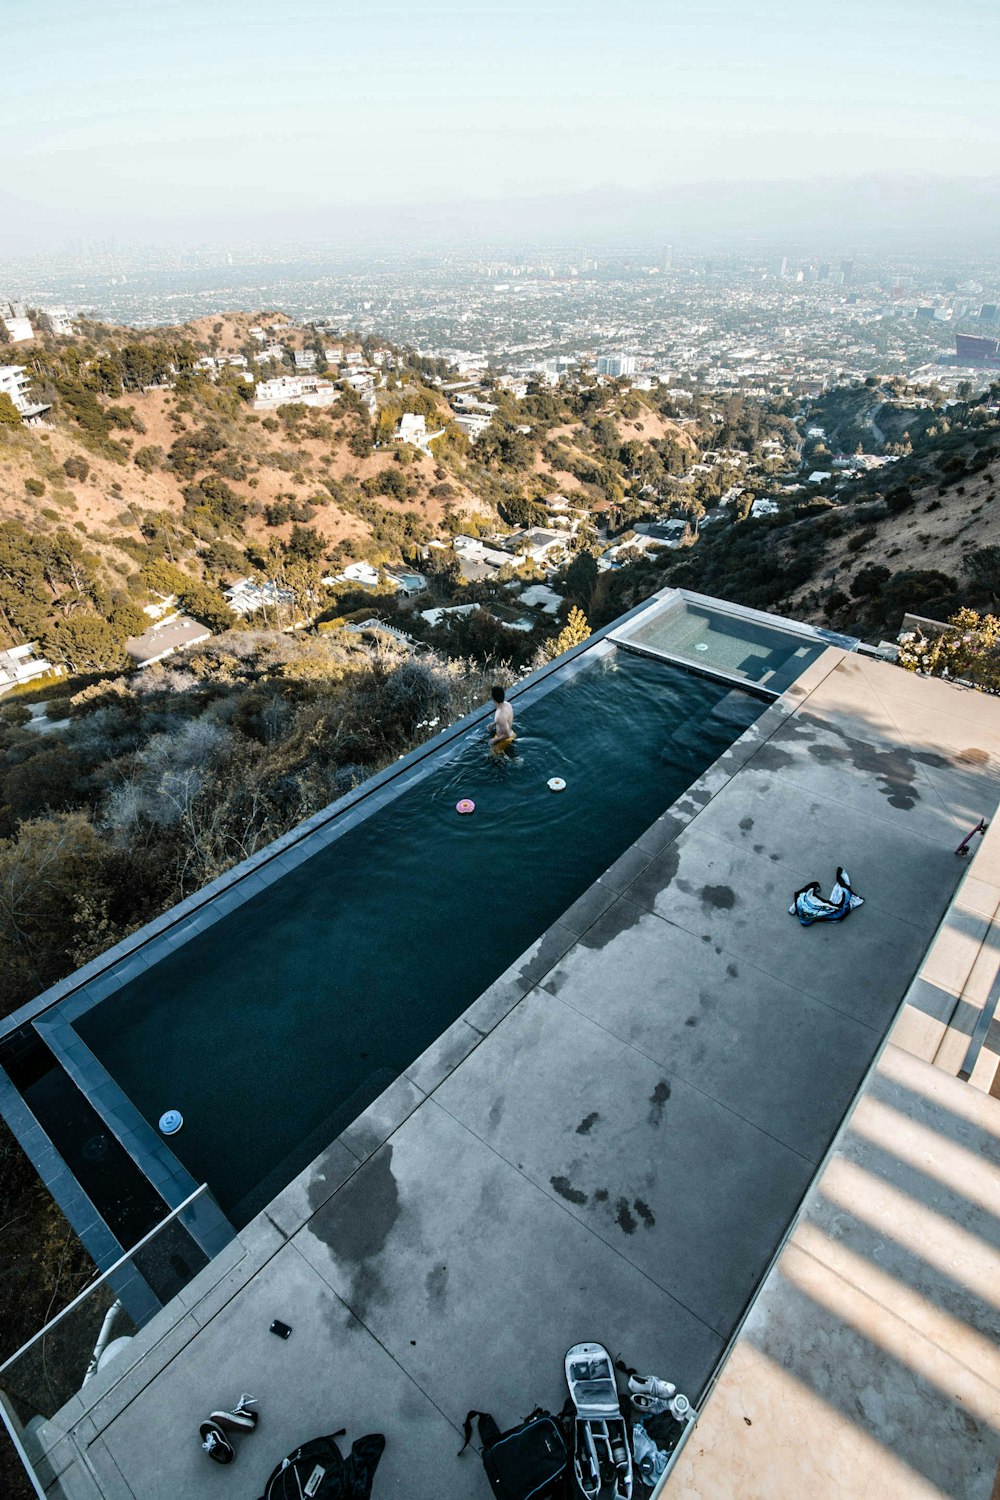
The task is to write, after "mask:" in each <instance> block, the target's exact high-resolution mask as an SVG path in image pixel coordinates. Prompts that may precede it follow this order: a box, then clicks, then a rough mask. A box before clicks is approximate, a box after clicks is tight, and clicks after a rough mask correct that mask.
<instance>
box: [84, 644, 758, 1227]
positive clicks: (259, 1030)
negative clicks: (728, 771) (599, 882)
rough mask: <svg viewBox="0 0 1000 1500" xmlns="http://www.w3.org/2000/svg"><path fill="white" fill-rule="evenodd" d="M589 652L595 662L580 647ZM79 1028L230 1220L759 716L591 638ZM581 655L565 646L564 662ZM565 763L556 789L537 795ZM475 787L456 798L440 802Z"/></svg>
mask: <svg viewBox="0 0 1000 1500" xmlns="http://www.w3.org/2000/svg"><path fill="white" fill-rule="evenodd" d="M591 654H593V656H594V657H595V658H596V659H595V660H593V661H592V662H591V661H590V660H589V658H590V656H591ZM585 660H586V664H585V665H583V666H582V668H581V669H579V670H576V671H575V672H572V673H570V674H567V675H566V677H565V680H559V681H558V685H557V686H555V687H552V688H551V689H550V690H548V691H545V692H544V693H543V694H542V695H541V696H538V697H536V698H534V699H533V700H532V698H531V697H530V695H529V699H528V701H527V703H526V705H525V706H524V707H523V708H519V710H518V722H517V728H518V739H517V741H516V744H515V746H514V750H513V753H512V754H510V755H507V756H496V755H494V754H493V752H492V750H491V749H490V747H489V745H488V743H487V742H486V739H485V734H484V731H483V730H482V729H481V728H477V729H475V730H470V731H469V732H468V733H467V734H466V735H464V736H463V737H462V739H461V740H460V741H459V742H458V743H457V748H452V749H451V750H450V751H446V752H445V753H444V755H443V756H442V757H440V758H439V757H432V759H431V764H432V765H433V769H432V770H431V771H429V772H428V773H424V774H418V777H417V779H416V780H415V781H413V783H412V784H411V785H409V786H407V787H406V789H405V790H403V791H402V792H401V793H400V795H399V796H397V797H395V798H394V799H393V800H392V801H390V802H389V803H388V804H386V805H383V806H381V807H378V808H377V809H375V811H374V812H373V813H372V815H371V816H370V817H367V818H365V819H364V820H363V821H361V822H360V823H358V824H357V825H356V826H354V827H352V828H349V829H348V830H347V831H346V832H344V833H343V834H342V835H341V836H340V837H339V838H336V839H334V840H333V842H331V843H328V844H327V845H326V846H325V847H323V848H320V849H318V850H317V852H316V853H315V854H313V855H311V857H309V858H308V859H306V860H304V861H303V862H302V863H301V864H299V865H298V866H297V867H296V868H295V869H293V870H292V871H290V872H289V873H287V874H285V875H283V876H282V878H280V879H279V880H277V881H275V882H274V883H273V884H272V885H270V886H268V887H267V888H266V889H264V890H263V891H261V892H259V893H258V894H257V895H255V896H253V897H251V898H250V899H249V900H247V901H246V902H245V903H244V904H243V905H241V906H239V907H237V908H236V909H235V910H233V911H231V912H230V913H229V914H228V915H226V916H224V917H222V918H220V919H219V920H218V921H217V922H215V923H214V924H213V925H211V926H209V927H208V928H207V929H205V930H203V931H202V932H200V933H199V934H197V935H196V936H194V937H193V938H191V939H190V940H189V941H188V942H186V943H184V944H183V945H182V946H180V947H179V948H177V949H175V950H174V951H172V952H170V953H168V954H167V955H166V956H165V957H163V958H162V959H161V960H160V961H159V962H157V963H155V964H153V965H152V967H150V968H149V969H148V970H146V971H145V972H144V973H143V974H142V975H141V976H140V977H138V978H136V979H133V980H132V981H131V982H130V983H128V984H126V985H124V986H123V987H122V988H121V989H119V990H117V991H115V992H114V993H113V994H112V995H110V996H108V997H107V998H106V999H104V1000H102V1001H100V1002H99V1003H98V1004H97V1005H95V1006H94V1007H93V1008H92V1009H91V1010H89V1011H86V1012H85V1013H84V1014H82V1015H80V1016H78V1017H77V1019H76V1020H75V1021H74V1027H75V1030H76V1031H77V1033H78V1034H79V1036H80V1037H81V1038H82V1039H83V1041H84V1042H85V1043H86V1044H87V1046H88V1047H89V1048H90V1049H91V1050H92V1051H93V1053H94V1054H96V1056H97V1058H98V1059H99V1060H100V1062H101V1063H102V1064H103V1065H104V1067H105V1068H106V1069H107V1071H108V1073H109V1074H110V1075H111V1078H112V1079H114V1081H115V1082H116V1083H117V1084H118V1085H119V1086H120V1088H121V1089H122V1090H123V1091H124V1093H125V1094H126V1095H127V1096H128V1098H129V1099H130V1100H131V1101H132V1103H133V1104H134V1105H135V1106H136V1107H137V1108H138V1109H139V1111H140V1112H141V1113H142V1115H143V1116H144V1117H145V1119H146V1120H147V1121H148V1122H149V1123H150V1125H153V1126H155V1125H156V1122H157V1121H158V1119H159V1117H160V1115H161V1113H162V1112H163V1111H164V1110H165V1109H167V1108H174V1109H179V1110H180V1111H181V1112H182V1114H183V1116H184V1122H185V1123H184V1127H183V1129H182V1130H181V1131H180V1133H179V1134H178V1135H176V1136H174V1137H172V1138H171V1139H170V1143H169V1144H170V1147H171V1149H172V1150H173V1151H174V1152H175V1154H176V1156H177V1157H178V1158H179V1159H180V1160H181V1162H182V1163H183V1164H184V1166H185V1167H186V1168H187V1169H188V1170H189V1171H190V1173H191V1174H192V1176H193V1177H194V1178H195V1180H196V1181H197V1182H207V1183H208V1184H209V1186H210V1188H211V1189H212V1191H213V1193H214V1194H215V1197H216V1199H217V1200H218V1202H219V1204H220V1205H221V1207H222V1209H223V1211H224V1212H225V1214H226V1215H227V1216H228V1218H229V1219H230V1221H231V1222H232V1223H233V1224H234V1225H236V1226H237V1227H239V1226H241V1225H242V1224H244V1223H246V1222H247V1220H249V1219H250V1218H251V1217H252V1216H253V1215H254V1214H255V1213H256V1212H258V1211H259V1210H260V1209H261V1208H262V1207H263V1206H264V1205H265V1204H266V1203H267V1202H269V1201H270V1199H271V1198H272V1197H274V1196H275V1194H276V1193H277V1192H279V1191H280V1190H281V1188H282V1187H283V1186H284V1185H285V1184H286V1183H287V1182H288V1181H290V1180H291V1178H292V1177H293V1176H294V1175H295V1174H296V1173H297V1172H298V1171H300V1170H301V1169H302V1168H303V1167H304V1166H306V1165H307V1164H308V1162H309V1161H311V1160H312V1159H313V1157H315V1156H316V1155H317V1153H318V1152H319V1151H320V1150H321V1149H322V1148H323V1147H324V1146H325V1145H327V1144H328V1143H329V1141H330V1140H331V1139H333V1138H334V1137H335V1136H336V1135H337V1134H338V1133H339V1131H340V1130H342V1129H343V1128H344V1127H346V1126H347V1125H348V1124H349V1123H350V1121H351V1120H352V1119H354V1118H355V1117H356V1116H357V1114H359V1113H360V1111H361V1110H362V1109H363V1108H364V1107H365V1106H366V1105H367V1104H368V1103H369V1102H370V1101H371V1100H372V1099H373V1098H375V1097H376V1096H377V1095H378V1094H379V1093H381V1092H382V1090H383V1089H384V1088H385V1087H386V1086H387V1085H388V1084H389V1083H390V1082H391V1081H392V1080H393V1079H394V1078H396V1077H397V1076H398V1075H399V1074H400V1073H401V1072H402V1071H403V1070H404V1069H405V1068H406V1067H407V1065H408V1064H409V1063H411V1062H412V1061H413V1060H414V1058H416V1057H417V1056H419V1054H420V1053H421V1052H422V1051H423V1050H424V1049H425V1048H426V1047H428V1046H429V1045H430V1043H431V1042H433V1041H434V1040H435V1039H436V1038H437V1037H438V1036H439V1035H440V1034H441V1033H442V1032H443V1031H444V1030H445V1029H446V1028H447V1027H448V1026H449V1025H450V1024H451V1022H452V1021H454V1020H455V1019H456V1018H457V1017H458V1016H460V1015H461V1013H462V1012H463V1010H465V1009H466V1008H467V1007H468V1006H469V1005H471V1003H472V1002H473V1000H475V999H476V997H477V996H478V995H479V994H480V993H482V991H483V990H484V989H486V988H487V987H488V986H489V985H490V984H491V983H492V982H493V980H494V979H496V978H497V977H498V976H499V975H500V974H501V973H502V972H503V971H504V970H505V969H506V968H507V967H508V966H509V965H510V964H511V963H513V961H514V960H515V959H516V958H517V957H518V956H519V955H520V954H521V953H523V952H524V951H525V949H527V948H528V947H529V946H530V945H531V944H532V943H533V942H534V941H535V939H536V938H538V937H539V936H540V935H541V933H543V932H544V931H545V929H546V928H547V927H549V926H550V925H551V924H552V923H553V922H554V921H555V920H556V919H557V918H558V917H559V916H560V915H561V914H562V913H563V912H564V911H565V910H566V909H567V907H569V906H570V905H571V903H572V902H573V901H574V900H575V899H576V898H577V897H578V896H579V895H581V894H582V892H583V891H585V890H586V889H587V887H588V886H589V885H590V884H591V883H592V882H593V881H594V880H595V879H596V878H597V876H599V875H600V874H601V873H602V872H603V871H604V870H605V869H606V868H607V867H608V866H609V865H610V864H612V863H613V862H614V860H615V859H616V858H617V856H618V855H619V854H621V853H622V852H623V851H624V850H625V849H626V848H627V847H628V846H629V845H630V844H631V843H633V842H634V841H635V839H636V838H638V837H639V836H640V834H641V833H642V832H643V831H644V830H645V829H646V828H647V827H648V826H649V824H650V823H651V822H653V820H654V819H655V818H656V817H657V816H658V815H659V814H660V813H661V812H663V811H664V810H665V809H666V808H667V807H668V806H669V805H670V803H671V802H673V801H674V800H675V799H676V798H677V797H678V796H679V795H680V794H681V793H682V792H684V791H685V789H686V788H687V787H688V786H690V784H691V783H692V781H694V780H695V778H696V777H697V776H698V775H699V774H700V772H701V771H702V770H704V769H705V768H706V767H707V766H708V765H710V764H711V763H712V761H714V760H715V759H716V758H717V757H718V756H719V755H720V754H721V753H722V751H723V750H724V749H725V748H726V747H727V746H728V745H730V744H731V743H732V741H733V740H734V739H736V738H737V737H738V736H739V735H740V734H741V733H742V731H743V729H744V728H745V727H746V726H747V725H748V724H750V723H751V722H752V721H753V720H754V719H756V718H757V716H758V715H759V713H760V712H761V710H762V707H763V705H762V704H761V703H760V702H759V701H758V700H756V699H755V698H752V697H750V696H749V695H747V694H744V693H742V692H734V691H733V690H732V689H731V688H730V687H729V686H726V685H722V684H717V683H713V682H709V681H706V680H704V679H702V678H698V677H696V676H692V675H690V674H686V673H684V672H683V671H680V670H678V669H676V668H672V667H665V666H663V665H661V664H660V663H657V662H654V661H651V660H648V659H646V658H643V657H638V656H631V655H628V654H626V653H624V652H620V651H618V650H615V649H613V648H610V647H607V646H605V648H604V650H603V652H602V651H601V650H600V649H598V650H595V651H594V652H593V653H589V652H588V653H587V658H586V659H585ZM578 665H579V664H578ZM553 776H560V777H562V778H564V779H565V781H566V784H567V785H566V790H565V791H563V792H561V793H553V792H550V791H549V790H548V787H547V785H546V783H547V781H548V779H549V778H550V777H553ZM462 797H471V798H472V799H473V800H474V801H475V803H476V811H475V813H474V814H473V815H472V816H467V817H460V816H458V815H457V814H456V811H455V804H456V802H457V801H458V799H459V798H462Z"/></svg>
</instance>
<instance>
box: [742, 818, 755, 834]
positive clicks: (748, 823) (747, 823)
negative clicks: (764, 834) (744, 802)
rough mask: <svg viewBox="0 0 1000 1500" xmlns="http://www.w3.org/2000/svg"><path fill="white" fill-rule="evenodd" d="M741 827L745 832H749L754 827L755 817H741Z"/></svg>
mask: <svg viewBox="0 0 1000 1500" xmlns="http://www.w3.org/2000/svg"><path fill="white" fill-rule="evenodd" d="M740 827H741V828H742V830H743V832H744V833H749V832H750V830H751V828H752V827H753V818H741V819H740Z"/></svg>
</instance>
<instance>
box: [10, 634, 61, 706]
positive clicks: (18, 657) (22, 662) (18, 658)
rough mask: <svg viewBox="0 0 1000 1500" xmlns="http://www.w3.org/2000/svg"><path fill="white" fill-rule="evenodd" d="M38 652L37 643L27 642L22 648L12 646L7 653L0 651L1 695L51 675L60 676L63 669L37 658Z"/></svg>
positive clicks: (39, 657) (42, 657)
mask: <svg viewBox="0 0 1000 1500" xmlns="http://www.w3.org/2000/svg"><path fill="white" fill-rule="evenodd" d="M37 650H38V644H37V642H36V641H25V642H23V643H22V644H21V645H20V646H10V647H8V649H7V650H6V651H0V693H6V692H9V691H10V689H11V688H15V687H20V686H21V685H22V684H23V683H27V682H35V681H37V680H38V679H39V678H41V677H48V676H49V675H50V674H52V675H58V674H59V673H60V672H61V671H62V668H61V667H54V666H53V665H52V663H51V662H50V661H46V659H45V657H44V656H36V655H35V653H36V651H37Z"/></svg>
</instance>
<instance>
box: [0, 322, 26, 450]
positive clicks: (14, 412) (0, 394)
mask: <svg viewBox="0 0 1000 1500" xmlns="http://www.w3.org/2000/svg"><path fill="white" fill-rule="evenodd" d="M2 327H3V320H2V319H0V328H2ZM20 425H21V413H20V412H19V411H18V409H17V407H16V406H15V405H14V403H13V401H12V400H11V399H10V397H9V396H8V395H7V392H6V391H0V427H20Z"/></svg>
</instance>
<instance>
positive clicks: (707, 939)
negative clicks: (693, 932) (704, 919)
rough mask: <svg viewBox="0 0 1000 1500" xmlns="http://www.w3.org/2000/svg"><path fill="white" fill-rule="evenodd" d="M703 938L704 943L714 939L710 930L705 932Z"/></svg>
mask: <svg viewBox="0 0 1000 1500" xmlns="http://www.w3.org/2000/svg"><path fill="white" fill-rule="evenodd" d="M701 940H702V942H703V943H710V942H711V941H712V934H711V933H710V932H703V933H702V935H701Z"/></svg>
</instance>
